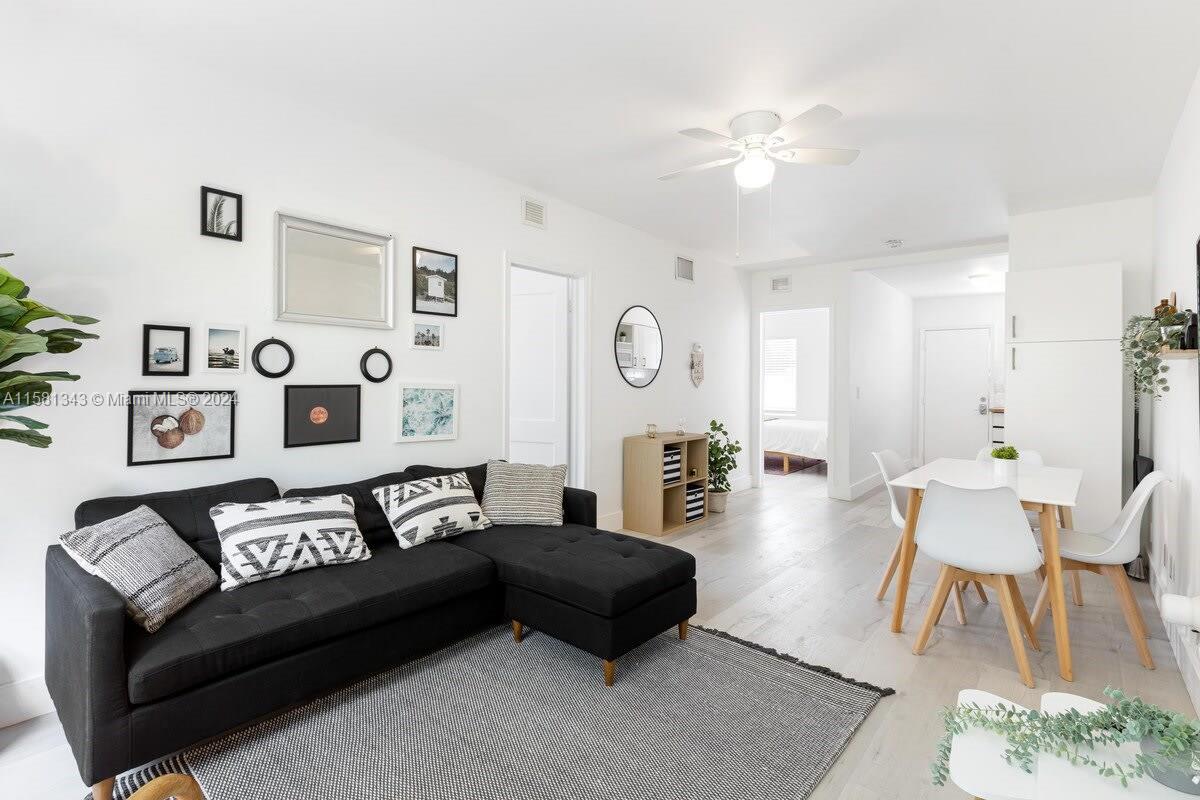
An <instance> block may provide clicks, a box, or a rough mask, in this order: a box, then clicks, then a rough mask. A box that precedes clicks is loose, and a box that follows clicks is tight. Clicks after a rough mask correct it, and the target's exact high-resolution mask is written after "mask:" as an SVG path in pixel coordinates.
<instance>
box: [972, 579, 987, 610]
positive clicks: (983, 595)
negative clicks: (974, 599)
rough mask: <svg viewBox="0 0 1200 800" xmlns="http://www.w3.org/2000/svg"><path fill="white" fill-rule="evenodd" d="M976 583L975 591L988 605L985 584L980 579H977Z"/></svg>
mask: <svg viewBox="0 0 1200 800" xmlns="http://www.w3.org/2000/svg"><path fill="white" fill-rule="evenodd" d="M974 583H975V591H976V592H977V593H978V594H979V599H980V600H982V601H983V604H984V605H985V606H986V605H987V601H988V599H987V592H985V591H984V590H983V584H982V583H980V582H979V581H975V582H974Z"/></svg>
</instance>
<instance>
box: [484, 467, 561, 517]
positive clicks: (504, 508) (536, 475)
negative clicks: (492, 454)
mask: <svg viewBox="0 0 1200 800" xmlns="http://www.w3.org/2000/svg"><path fill="white" fill-rule="evenodd" d="M566 484H567V465H566V464H559V465H558V466H556V467H547V466H543V465H541V464H510V463H509V462H507V461H489V462H488V467H487V483H486V484H485V485H484V487H483V513H484V514H486V515H487V518H488V519H490V520H491V521H492V523H493V524H495V525H562V524H563V487H564V486H566Z"/></svg>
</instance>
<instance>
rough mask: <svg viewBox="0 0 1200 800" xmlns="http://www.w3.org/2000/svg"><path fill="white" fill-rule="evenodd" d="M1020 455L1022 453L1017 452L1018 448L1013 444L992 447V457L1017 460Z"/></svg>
mask: <svg viewBox="0 0 1200 800" xmlns="http://www.w3.org/2000/svg"><path fill="white" fill-rule="evenodd" d="M1020 457H1021V454H1020V453H1018V452H1017V448H1015V447H1013V446H1012V445H1011V444H1006V445H1004V446H1002V447H996V448H993V449H992V458H999V459H1001V460H1003V461H1016V460H1017V459H1018V458H1020Z"/></svg>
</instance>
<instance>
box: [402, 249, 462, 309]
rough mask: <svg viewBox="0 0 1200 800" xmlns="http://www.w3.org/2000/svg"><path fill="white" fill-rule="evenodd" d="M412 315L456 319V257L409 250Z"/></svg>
mask: <svg viewBox="0 0 1200 800" xmlns="http://www.w3.org/2000/svg"><path fill="white" fill-rule="evenodd" d="M412 313H414V314H430V315H432V316H437V317H457V316H458V256H456V255H455V254H454V253H444V252H442V251H441V250H430V249H428V248H426V247H414V248H413V249H412Z"/></svg>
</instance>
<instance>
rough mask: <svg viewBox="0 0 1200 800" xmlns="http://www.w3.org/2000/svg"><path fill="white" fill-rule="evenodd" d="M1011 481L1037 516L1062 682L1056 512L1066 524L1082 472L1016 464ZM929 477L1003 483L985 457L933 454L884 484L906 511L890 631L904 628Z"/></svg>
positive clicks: (979, 484) (1064, 632) (1066, 635)
mask: <svg viewBox="0 0 1200 800" xmlns="http://www.w3.org/2000/svg"><path fill="white" fill-rule="evenodd" d="M1017 465H1018V467H1017V481H1016V486H1013V487H1012V488H1013V490H1014V491H1015V492H1016V494H1017V498H1018V499H1019V500H1020V501H1021V505H1022V506H1023V507H1024V508H1026V509H1027V510H1029V511H1035V512H1037V514H1038V519H1039V525H1040V527H1041V531H1042V550H1043V554H1044V556H1045V561H1046V582H1047V584H1048V590H1049V594H1050V613H1051V615H1052V617H1053V620H1054V642H1055V645H1056V647H1057V650H1058V671H1059V674H1060V675H1062V677H1063V679H1064V680H1068V681H1073V680H1074V679H1075V678H1074V674H1073V672H1072V666H1071V636H1070V632H1069V631H1068V629H1067V607H1066V595H1065V593H1064V591H1063V572H1062V562H1061V561H1060V559H1059V555H1058V515H1059V511H1060V509H1061V513H1062V516H1063V524H1064V525H1065V526H1066V527H1068V528H1070V527H1071V525H1072V524H1073V523H1072V509H1074V507H1075V503H1076V500H1077V499H1078V497H1079V485H1080V483H1082V482H1083V470H1080V469H1074V468H1070V467H1034V466H1029V465H1026V464H1021V463H1020V461H1018V462H1017ZM930 481H939V482H941V483H946V484H949V485H951V486H958V487H960V488H964V489H993V488H995V487H997V486H1005V485H1006V483H1005V482H1004V481H1003V480H1001V479H999V478H997V477H996V472H995V469H994V467H993V465H992V462H991V461H990V460H988V461H976V460H972V459H965V458H939V459H936V460H934V461H931V462H929V463H928V464H925V465H924V466H921V467H917V468H916V469H914V470H912V471H911V472H906V473H904V474H903V475H900V476H898V477H896V478H893V479H892V480H891V481H889V482H888V483H889V484H890V485H891V486H893V487H896V488H898V489H907V490H908V511H907V513H906V515H905V520H904V534H903V536H902V538H901V547H900V568H899V575H898V576H897V582H896V605H895V607H894V608H893V609H892V631H893V632H894V633H900V632H901V631H903V630H904V604H905V602H906V600H907V599H908V582H909V579H910V578H911V577H912V567H913V561H914V560H915V559H916V555H917V545H916V539H915V534H916V530H917V519H918V518H919V516H920V513H921V498H922V497H923V496H924V494H925V487H926V486H928V485H929V482H930Z"/></svg>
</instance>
